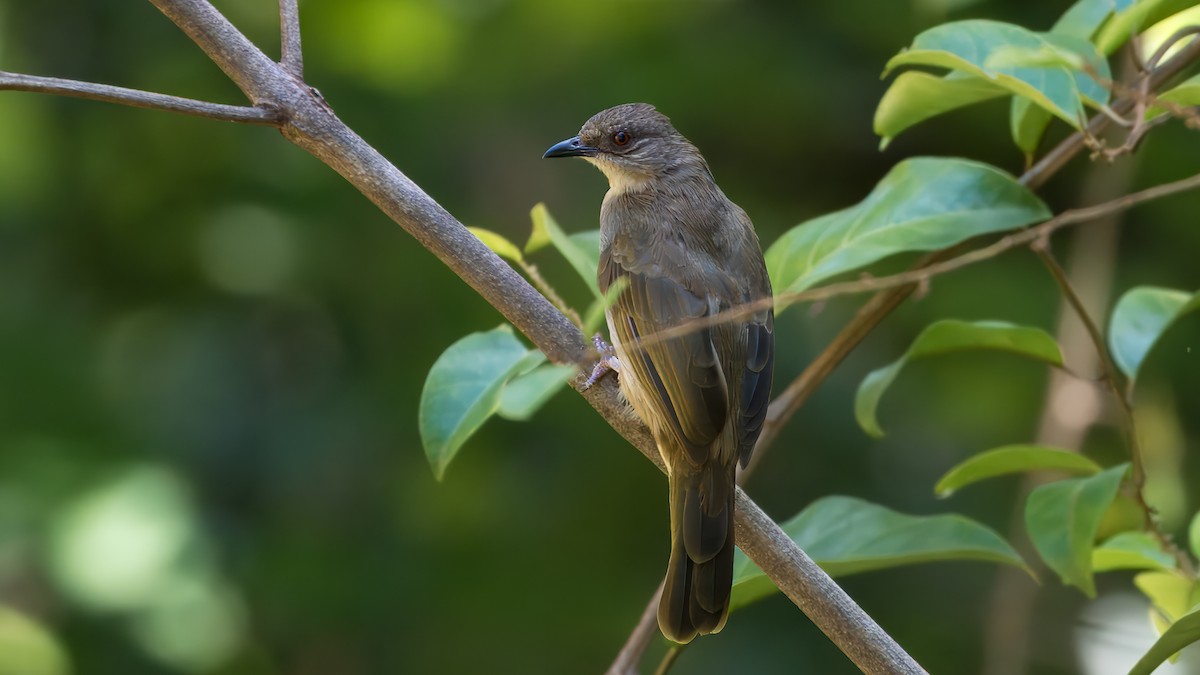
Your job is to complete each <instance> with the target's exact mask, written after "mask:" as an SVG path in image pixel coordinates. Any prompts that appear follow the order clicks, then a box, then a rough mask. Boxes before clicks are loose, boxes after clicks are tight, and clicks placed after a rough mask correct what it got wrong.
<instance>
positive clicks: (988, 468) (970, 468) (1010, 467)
mask: <svg viewBox="0 0 1200 675" xmlns="http://www.w3.org/2000/svg"><path fill="white" fill-rule="evenodd" d="M1100 469H1101V467H1100V465H1099V464H1096V463H1095V462H1093V461H1092V460H1090V459H1088V458H1087V457H1084V456H1083V455H1081V454H1079V453H1078V452H1069V451H1067V450H1060V449H1058V448H1051V447H1047V446H1044V445H1005V446H1002V447H999V448H995V449H994V450H988V451H987V452H981V453H979V454H978V455H975V456H974V457H971V458H969V459H967V460H966V461H964V462H962V463H960V464H959V465H958V466H956V467H954V468H953V469H950V470H949V471H947V472H946V475H944V476H942V479H941V480H939V481H938V483H937V485H936V486H935V487H934V488H933V489H934V492H936V493H937V495H938V496H939V497H949V496H950V495H951V494H953V493H954V491H955V490H958V489H959V488H962V487H964V486H967V485H970V484H971V483H976V482H978V481H981V480H983V479H985V478H992V477H994V476H1003V475H1007V474H1012V473H1024V472H1026V471H1047V470H1057V471H1070V472H1072V473H1082V474H1087V475H1091V474H1094V473H1099V472H1100Z"/></svg>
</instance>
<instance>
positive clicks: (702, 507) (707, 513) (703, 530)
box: [658, 463, 734, 643]
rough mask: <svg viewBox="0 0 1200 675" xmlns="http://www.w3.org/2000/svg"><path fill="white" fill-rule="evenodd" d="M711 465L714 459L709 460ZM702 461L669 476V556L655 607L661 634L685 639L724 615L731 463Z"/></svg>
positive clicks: (717, 625)
mask: <svg viewBox="0 0 1200 675" xmlns="http://www.w3.org/2000/svg"><path fill="white" fill-rule="evenodd" d="M713 464H715V463H713ZM725 471H726V469H724V468H723V467H719V466H712V465H710V466H705V467H702V468H701V469H700V471H698V472H696V473H694V474H691V475H681V474H683V472H682V471H675V472H672V475H671V478H670V503H671V558H670V561H669V563H668V564H667V578H666V582H665V584H664V585H663V594H662V598H661V599H660V600H659V606H658V624H659V627H660V628H661V629H662V632H663V635H666V636H667V637H668V638H669V639H671V640H674V641H675V642H682V643H686V642H691V640H692V638H694V637H696V635H706V634H708V633H716V632H718V631H720V630H721V629H722V628H724V627H725V620H726V618H728V616H729V592H730V586H731V585H732V583H733V552H734V544H733V541H734V538H733V497H734V490H733V467H730V468H729V470H728V475H726V476H723V475H713V474H714V473H721V472H725Z"/></svg>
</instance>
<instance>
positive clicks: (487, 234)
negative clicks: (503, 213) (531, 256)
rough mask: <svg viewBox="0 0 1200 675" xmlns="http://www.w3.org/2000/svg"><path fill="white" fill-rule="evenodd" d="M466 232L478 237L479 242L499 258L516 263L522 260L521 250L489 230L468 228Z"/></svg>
mask: <svg viewBox="0 0 1200 675" xmlns="http://www.w3.org/2000/svg"><path fill="white" fill-rule="evenodd" d="M467 230H469V231H470V232H471V234H473V235H475V236H476V237H478V238H479V241H482V242H483V243H484V245H485V246H487V247H488V248H490V249H492V250H493V251H495V252H496V255H498V256H500V257H501V258H506V259H508V260H511V261H513V262H518V263H519V262H521V261H522V260H524V256H522V255H521V249H519V248H517V245H516V244H514V243H512V242H511V241H509V240H507V239H505V238H504V237H503V236H502V235H500V234H497V233H495V232H492V231H491V230H485V229H483V228H482V227H468V228H467Z"/></svg>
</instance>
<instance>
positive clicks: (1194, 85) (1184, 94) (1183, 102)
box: [1146, 75, 1200, 119]
mask: <svg viewBox="0 0 1200 675" xmlns="http://www.w3.org/2000/svg"><path fill="white" fill-rule="evenodd" d="M1158 100H1159V101H1165V102H1167V103H1174V104H1176V105H1178V106H1182V107H1184V108H1188V107H1191V106H1195V105H1200V75H1193V76H1192V77H1189V78H1188V79H1186V80H1184V81H1183V82H1181V83H1180V84H1179V85H1178V86H1176V87H1174V88H1172V89H1169V90H1167V91H1165V92H1163V93H1162V94H1161V95H1160V96H1159V97H1158ZM1167 112H1168V111H1167V108H1166V106H1163V105H1159V104H1155V105H1152V106H1150V109H1149V110H1147V111H1146V118H1147V119H1151V118H1154V117H1158V116H1160V115H1165V114H1166V113H1167Z"/></svg>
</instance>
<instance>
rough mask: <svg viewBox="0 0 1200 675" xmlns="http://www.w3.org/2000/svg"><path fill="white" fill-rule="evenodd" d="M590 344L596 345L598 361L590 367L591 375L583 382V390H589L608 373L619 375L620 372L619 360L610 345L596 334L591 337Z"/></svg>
mask: <svg viewBox="0 0 1200 675" xmlns="http://www.w3.org/2000/svg"><path fill="white" fill-rule="evenodd" d="M592 344H594V345H596V351H597V352H599V353H600V359H599V360H598V361H596V365H594V366H592V373H591V375H588V379H586V380H584V382H583V388H584V389H588V388H590V387H591V386H592V385H593V384H596V382H598V381H599V380H600V378H602V377H604V376H605V375H607V374H608V373H618V374H620V372H621V360H620V359H618V358H617V352H616V350H615V349H613V346H612V345H610V344H608V343H607V342H605V341H604V338H602V337H600V334H599V333H596V335H594V336H593V337H592Z"/></svg>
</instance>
